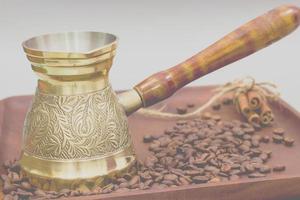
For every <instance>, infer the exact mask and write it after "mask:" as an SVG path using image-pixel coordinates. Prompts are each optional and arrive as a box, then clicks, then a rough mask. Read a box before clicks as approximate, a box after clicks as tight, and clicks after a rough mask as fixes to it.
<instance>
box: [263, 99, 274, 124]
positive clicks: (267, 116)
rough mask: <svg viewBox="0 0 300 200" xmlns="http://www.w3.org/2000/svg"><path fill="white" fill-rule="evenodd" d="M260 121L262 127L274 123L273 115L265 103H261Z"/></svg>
mask: <svg viewBox="0 0 300 200" xmlns="http://www.w3.org/2000/svg"><path fill="white" fill-rule="evenodd" d="M260 121H261V123H262V124H263V125H269V124H271V123H272V122H273V121H274V115H273V112H272V110H271V108H270V107H269V105H268V104H267V102H266V101H263V102H262V106H261V111H260Z"/></svg>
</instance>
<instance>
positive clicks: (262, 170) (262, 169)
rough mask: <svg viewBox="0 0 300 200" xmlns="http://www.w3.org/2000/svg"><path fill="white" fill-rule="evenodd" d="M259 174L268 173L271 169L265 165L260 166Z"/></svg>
mask: <svg viewBox="0 0 300 200" xmlns="http://www.w3.org/2000/svg"><path fill="white" fill-rule="evenodd" d="M259 172H260V173H263V174H266V173H270V172H271V168H270V167H269V166H267V165H262V166H261V167H260V168H259Z"/></svg>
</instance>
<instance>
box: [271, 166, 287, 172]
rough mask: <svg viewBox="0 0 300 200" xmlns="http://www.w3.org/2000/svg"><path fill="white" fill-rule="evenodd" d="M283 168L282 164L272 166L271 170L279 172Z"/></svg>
mask: <svg viewBox="0 0 300 200" xmlns="http://www.w3.org/2000/svg"><path fill="white" fill-rule="evenodd" d="M284 170H285V166H284V165H276V166H274V167H273V171H274V172H281V171H284Z"/></svg>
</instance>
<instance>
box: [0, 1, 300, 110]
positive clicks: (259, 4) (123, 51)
mask: <svg viewBox="0 0 300 200" xmlns="http://www.w3.org/2000/svg"><path fill="white" fill-rule="evenodd" d="M284 3H292V4H296V5H298V6H300V0H290V1H289V0H251V1H242V0H226V1H220V0H219V1H217V0H207V1H204V0H203V1H200V0H198V1H192V0H185V1H176V0H168V1H158V0H157V1H155V0H147V1H146V0H120V1H116V0H109V1H108V0H106V1H101V0H86V1H83V0H82V1H76V0H51V1H41V0H24V1H17V0H0V58H1V60H0V61H1V62H0V65H1V66H0V69H1V71H0V98H5V97H8V96H12V95H22V94H32V93H33V92H34V90H35V87H36V80H37V79H36V76H35V75H34V73H33V72H32V70H31V68H30V65H29V62H28V61H27V60H26V57H25V55H24V53H23V50H22V47H21V43H22V41H24V40H25V39H28V38H29V37H32V36H36V35H39V34H44V33H49V32H50V33H51V32H60V31H76V30H80V31H83V30H93V31H103V32H111V33H114V34H116V35H117V36H118V37H119V48H118V51H117V56H116V58H115V62H114V65H113V68H112V70H111V75H110V77H111V82H112V85H113V87H114V88H115V89H127V88H131V87H132V86H134V85H135V84H136V83H138V82H139V81H141V80H143V79H144V78H146V77H147V76H148V75H150V74H153V73H154V72H157V71H159V70H162V69H166V68H168V67H171V66H173V65H175V64H177V63H178V62H181V61H183V60H185V59H186V58H188V57H190V56H192V55H193V54H195V53H197V52H198V51H200V50H202V49H204V48H205V47H207V46H208V45H210V44H211V43H213V42H214V41H216V40H217V39H219V38H220V37H222V36H224V35H225V34H227V33H229V32H231V31H232V30H233V29H235V28H237V27H238V26H240V25H242V24H243V23H245V22H247V21H249V20H250V19H252V18H254V17H257V16H258V15H261V14H263V13H264V12H266V11H267V10H270V9H272V8H274V7H276V6H279V5H281V4H284ZM299 29H300V28H299ZM299 53H300V30H297V31H296V32H294V33H292V34H291V35H289V36H287V37H286V38H284V39H283V40H281V41H279V42H277V43H276V44H273V45H272V46H270V47H268V48H267V49H264V50H262V51H260V52H258V53H256V54H255V55H252V56H250V57H248V58H246V59H244V60H242V61H239V62H236V63H234V64H231V65H230V66H228V67H226V68H224V69H221V70H219V71H217V72H214V73H212V74H210V75H207V76H206V77H204V78H201V80H198V81H195V82H193V83H192V84H191V85H207V84H220V83H225V82H227V81H231V80H233V79H236V78H241V77H245V76H247V75H250V76H253V77H255V78H256V79H257V80H258V81H271V82H274V83H276V84H277V85H278V86H279V91H280V92H281V94H282V97H283V98H284V99H285V100H286V101H288V102H289V103H290V104H291V105H293V106H294V107H296V108H297V109H298V110H300V95H299V91H300V89H299V86H300V59H299V58H300V54H299Z"/></svg>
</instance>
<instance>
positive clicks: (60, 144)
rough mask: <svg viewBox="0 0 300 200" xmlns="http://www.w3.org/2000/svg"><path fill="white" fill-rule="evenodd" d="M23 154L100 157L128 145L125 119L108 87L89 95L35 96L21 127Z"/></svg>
mask: <svg viewBox="0 0 300 200" xmlns="http://www.w3.org/2000/svg"><path fill="white" fill-rule="evenodd" d="M24 145H25V146H24V151H25V152H26V153H27V154H29V155H32V156H35V157H39V158H43V159H48V160H49V159H51V160H63V159H85V158H93V157H102V156H105V155H108V154H111V153H115V152H118V151H121V150H122V149H124V148H126V147H127V146H128V145H130V138H129V135H128V126H127V119H126V116H125V113H124V111H123V109H122V108H121V107H120V106H119V104H118V102H117V97H116V96H115V94H114V92H113V91H112V90H111V88H110V87H107V88H105V89H103V90H101V91H97V92H94V93H89V94H82V95H74V96H55V95H48V94H43V93H40V92H39V91H37V92H36V95H35V98H34V100H33V103H32V107H31V109H30V111H29V112H28V114H27V117H26V121H25V126H24Z"/></svg>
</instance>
